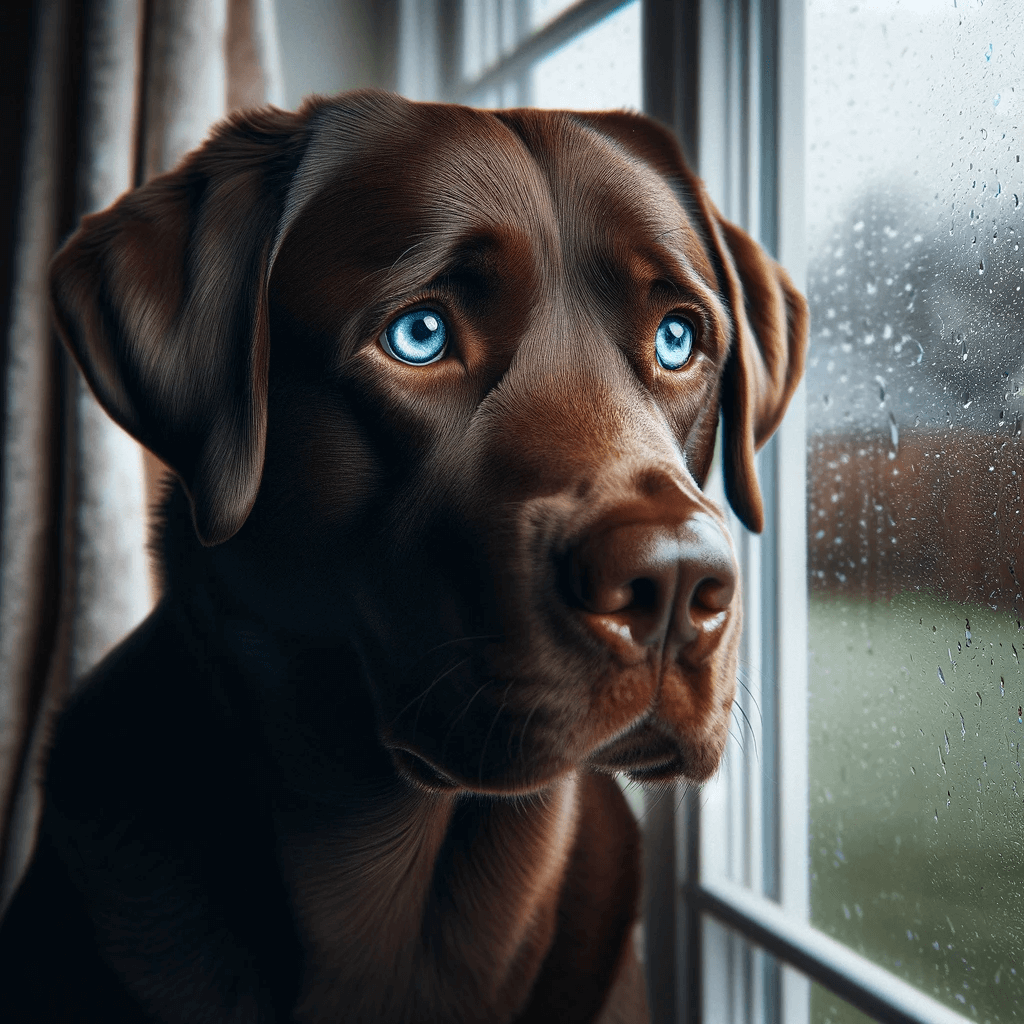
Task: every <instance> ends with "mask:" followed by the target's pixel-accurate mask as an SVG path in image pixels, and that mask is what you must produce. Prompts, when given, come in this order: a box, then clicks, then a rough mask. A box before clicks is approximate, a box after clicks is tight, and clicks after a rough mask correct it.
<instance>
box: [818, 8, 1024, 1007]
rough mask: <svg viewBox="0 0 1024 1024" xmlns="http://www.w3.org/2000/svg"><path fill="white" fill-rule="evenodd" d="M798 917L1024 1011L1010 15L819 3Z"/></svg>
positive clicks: (1020, 377) (1015, 97)
mask: <svg viewBox="0 0 1024 1024" xmlns="http://www.w3.org/2000/svg"><path fill="white" fill-rule="evenodd" d="M807 10H808V13H807V54H808V65H807V98H808V106H807V114H808V141H809V149H808V179H807V180H808V194H807V203H808V232H809V241H810V260H809V266H810V272H809V276H808V293H809V298H810V301H811V308H812V347H811V355H810V362H809V369H808V375H807V387H808V391H807V395H808V398H807V401H808V429H809V438H808V445H809V450H808V476H809V493H808V538H809V551H808V563H809V570H810V581H809V585H810V621H809V627H810V643H811V651H810V687H811V692H810V771H811V791H810V801H811V803H810V817H811V844H810V859H811V871H812V875H811V910H812V919H813V922H814V923H815V924H816V925H817V926H819V927H820V928H822V929H824V930H825V931H827V932H829V933H831V934H833V935H835V936H836V937H837V938H839V939H841V940H843V941H844V942H847V943H849V944H850V945H851V946H853V947H854V948H856V949H858V950H860V951H861V952H862V953H864V954H865V955H866V956H868V957H870V958H871V959H873V960H875V961H876V962H878V963H880V964H882V965H884V966H886V967H887V968H889V969H891V970H893V971H894V972H896V973H898V974H900V975H902V976H904V977H905V978H907V979H908V980H909V981H911V982H912V983H914V984H916V985H918V986H920V987H921V988H923V989H924V990H926V991H928V992H929V993H931V994H933V995H934V996H935V997H936V998H938V999H940V1000H942V1001H943V1002H946V1003H948V1004H949V1005H950V1006H951V1007H953V1008H954V1009H957V1010H959V1011H961V1012H963V1013H964V1014H965V1015H967V1016H971V1017H975V1016H976V1017H978V1018H979V1019H983V1020H991V1021H993V1022H995V1021H1006V1020H1012V1019H1019V1018H1018V1014H1019V1010H1018V1009H1017V1007H1019V1006H1020V1005H1022V1003H1024V964H1022V963H1021V961H1020V950H1021V948H1022V945H1024V927H1022V924H1021V915H1020V910H1019V908H1020V906H1021V905H1022V897H1024V846H1022V844H1021V839H1020V837H1021V835H1022V831H1024V805H1022V801H1024V775H1022V771H1021V765H1020V758H1019V743H1020V740H1021V737H1022V735H1024V721H1022V719H1024V715H1022V713H1021V711H1020V708H1021V706H1022V705H1024V677H1022V675H1021V668H1020V663H1019V658H1020V656H1021V655H1022V654H1024V644H1022V642H1021V641H1022V640H1024V634H1022V633H1021V621H1022V617H1024V600H1022V597H1021V587H1020V582H1019V581H1020V579H1021V578H1022V574H1024V530H1022V520H1024V511H1022V509H1024V500H1022V496H1021V475H1022V474H1024V449H1022V439H1021V431H1022V421H1024V394H1022V387H1024V328H1022V324H1024V316H1022V314H1024V301H1022V292H1021V286H1022V283H1024V253H1022V252H1021V251H1020V232H1021V217H1022V212H1021V201H1022V200H1024V173H1022V165H1021V148H1022V146H1021V142H1022V139H1021V131H1020V128H1019V127H1018V126H1019V124H1020V117H1021V114H1022V113H1024V106H1022V104H1021V100H1022V97H1021V88H1022V83H1024V77H1022V70H1024V19H1021V17H1020V13H1021V12H1020V6H1019V4H1017V3H1016V2H1014V0H988V2H986V3H984V4H982V3H981V2H980V0H959V3H953V2H951V0H950V2H946V0H941V2H940V0H912V2H910V0H908V2H904V3H902V4H896V3H892V2H889V0H870V2H865V0H861V2H860V3H858V4H851V3H849V2H847V0H842V2H837V0H808V5H807Z"/></svg>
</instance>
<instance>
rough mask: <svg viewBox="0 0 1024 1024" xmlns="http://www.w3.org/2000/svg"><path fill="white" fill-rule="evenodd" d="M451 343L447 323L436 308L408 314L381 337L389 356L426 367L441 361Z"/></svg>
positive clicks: (381, 342) (392, 324)
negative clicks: (428, 364) (435, 361)
mask: <svg viewBox="0 0 1024 1024" xmlns="http://www.w3.org/2000/svg"><path fill="white" fill-rule="evenodd" d="M447 340H448V331H447V328H446V327H445V324H444V320H442V319H441V314H440V313H438V312H436V311H435V310H433V309H417V310H416V311H415V312H412V313H405V314H404V315H402V316H400V317H399V318H398V319H397V320H394V321H392V322H391V323H390V324H388V326H387V328H386V330H385V331H384V333H383V334H382V335H381V336H380V344H381V347H382V348H383V349H384V351H385V352H387V354H388V355H389V356H392V357H393V358H394V359H397V360H398V361H399V362H401V363H409V364H411V365H412V366H425V365H426V364H427V363H432V362H434V360H435V359H440V358H441V356H442V354H443V353H444V347H445V345H446V344H447Z"/></svg>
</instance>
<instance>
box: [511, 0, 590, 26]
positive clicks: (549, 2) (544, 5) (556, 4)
mask: <svg viewBox="0 0 1024 1024" xmlns="http://www.w3.org/2000/svg"><path fill="white" fill-rule="evenodd" d="M519 2H522V0H519ZM528 2H529V6H530V28H531V29H538V28H543V27H544V26H545V25H546V24H547V23H548V22H549V21H554V19H555V18H557V17H558V15H559V14H561V13H562V12H563V11H566V10H568V9H569V8H570V7H572V5H573V4H574V3H576V2H577V0H528Z"/></svg>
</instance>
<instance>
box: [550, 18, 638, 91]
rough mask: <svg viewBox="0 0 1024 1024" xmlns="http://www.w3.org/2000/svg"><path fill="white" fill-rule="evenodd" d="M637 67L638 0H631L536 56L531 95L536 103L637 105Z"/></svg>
mask: <svg viewBox="0 0 1024 1024" xmlns="http://www.w3.org/2000/svg"><path fill="white" fill-rule="evenodd" d="M640 68H641V64H640V4H639V2H638V0H633V3H630V4H626V6H625V7H622V8H620V9H619V10H618V11H616V12H615V13H614V14H610V15H609V16H608V17H607V18H603V19H602V20H601V21H599V22H598V23H597V24H596V25H594V26H593V27H592V28H590V29H588V30H587V31H586V32H583V33H581V34H580V35H579V36H578V37H577V38H575V39H574V40H573V41H572V42H570V43H566V45H565V46H563V47H561V49H558V50H556V51H555V52H554V53H553V54H551V56H550V57H546V58H545V59H544V60H542V61H539V62H538V63H537V65H536V66H535V67H534V69H533V73H532V76H531V77H532V82H531V93H530V99H531V102H532V104H533V105H534V106H537V107H568V108H572V109H576V110H608V109H612V108H616V109H621V108H622V107H630V108H631V109H633V110H639V109H640V107H641V104H642V102H643V96H642V91H643V85H642V81H641V74H640Z"/></svg>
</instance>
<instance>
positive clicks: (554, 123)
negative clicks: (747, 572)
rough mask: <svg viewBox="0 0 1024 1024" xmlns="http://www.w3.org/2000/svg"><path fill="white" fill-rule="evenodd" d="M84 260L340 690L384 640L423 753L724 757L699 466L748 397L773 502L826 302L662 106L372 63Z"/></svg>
mask: <svg viewBox="0 0 1024 1024" xmlns="http://www.w3.org/2000/svg"><path fill="white" fill-rule="evenodd" d="M53 295H54V303H55V307H56V310H57V319H58V323H59V325H60V328H61V333H62V334H63V336H64V338H65V340H66V341H67V343H68V345H69V347H70V348H71V351H72V352H73V353H74V355H75V357H76V359H77V361H78V363H79V365H80V366H81V368H82V370H83V371H84V373H85V375H86V377H87V379H88V381H89V383H90V384H91V386H92V388H93V390H94V391H95V393H96V395H97V396H98V398H99V399H100V401H101V402H102V404H103V405H104V407H105V408H106V409H107V411H108V412H109V413H110V415H111V416H112V417H113V418H114V419H115V420H116V421H117V422H118V423H120V424H121V426H123V427H124V428H125V429H126V430H128V431H129V432H130V433H131V434H133V435H134V436H135V437H137V438H138V439H139V440H140V441H141V442H142V443H143V444H145V445H147V446H148V447H149V448H151V449H152V450H153V451H154V452H155V453H156V454H157V455H158V456H159V457H160V458H161V459H163V460H164V461H165V462H166V463H167V464H168V465H169V466H170V467H172V468H173V470H174V471H175V473H176V474H177V476H178V478H179V479H180V481H181V484H182V486H183V488H184V491H185V493H186V494H187V496H188V500H189V502H190V504H191V509H192V514H193V521H194V525H195V529H196V532H197V534H198V537H199V539H200V540H201V541H202V543H203V545H205V546H206V547H207V548H209V549H211V550H209V551H208V552H207V559H208V562H209V565H210V566H211V567H212V568H211V569H210V573H211V575H212V576H215V577H216V578H217V579H219V580H221V581H222V582H223V581H224V580H227V581H229V583H228V584H225V585H226V586H229V588H230V589H231V593H232V600H233V601H237V602H240V603H241V604H243V605H245V607H246V608H247V609H248V613H249V614H250V615H251V616H252V617H253V619H254V620H256V621H257V622H259V623H261V628H264V629H266V630H267V631H269V632H272V633H275V634H280V635H283V634H285V633H287V634H288V635H289V636H292V637H303V638H306V642H308V645H309V646H310V647H311V648H315V649H317V650H320V651H323V652H328V653H325V654H324V656H323V659H322V661H321V667H322V665H323V664H324V663H327V662H329V661H330V659H331V658H334V659H335V665H336V668H335V671H336V672H337V678H338V684H337V685H338V688H339V690H342V689H343V688H344V687H346V686H348V685H350V682H349V681H348V680H349V678H350V674H348V675H347V674H346V673H345V671H343V667H342V666H341V665H340V664H338V662H339V661H340V659H341V656H340V655H339V654H338V653H337V652H339V651H342V650H344V651H346V652H349V654H350V655H353V656H354V660H355V662H356V663H357V664H358V666H359V675H360V678H361V680H362V683H363V684H364V685H365V687H366V690H367V692H368V693H369V694H370V695H371V697H372V702H373V707H374V708H375V716H376V722H375V723H374V727H375V728H376V730H377V734H378V736H379V739H380V741H381V742H382V744H383V745H384V746H385V747H386V748H387V749H388V750H389V751H390V752H391V755H392V757H393V758H394V761H395V763H396V764H397V765H398V766H399V768H400V770H401V771H403V772H404V773H407V774H408V775H409V776H411V777H413V778H415V779H417V780H418V781H420V782H422V783H423V784H425V785H429V786H438V787H443V786H458V787H466V788H469V789H473V790H477V791H486V792H516V791H523V790H528V789H532V788H536V787H537V786H540V785H543V784H544V783H546V782H547V781H549V780H551V779H553V778H555V777H557V776H558V775H559V774H562V773H564V772H566V771H569V770H572V769H574V768H577V767H580V766H590V767H593V768H598V769H602V768H603V769H607V770H624V771H628V772H629V773H630V774H631V775H632V776H633V777H634V778H636V779H640V780H644V779H665V778H672V777H677V776H685V777H688V778H691V779H694V780H701V779H705V778H707V777H708V776H709V775H710V774H711V773H712V772H713V771H714V769H715V767H716V766H717V764H718V760H719V757H720V755H721V752H722V749H723V746H724V743H725V736H726V730H727V723H728V717H729V711H730V707H731V704H732V701H733V695H734V690H735V672H736V658H737V644H738V636H739V630H740V614H739V593H738V580H737V570H736V564H735V558H734V554H733V551H732V547H731V543H730V541H729V538H728V533H727V531H726V528H725V524H724V519H723V515H722V512H721V510H720V509H718V508H717V507H716V506H715V504H714V503H713V502H712V501H711V500H709V498H708V497H707V496H706V495H705V494H704V492H703V490H702V488H703V486H704V483H705V481H706V478H707V476H708V473H709V470H710V467H711V462H712V454H713V449H714V443H715V435H716V428H717V425H718V422H719V418H721V421H722V424H723V445H722V460H723V469H724V476H725V482H726V490H727V494H728V497H729V500H730V502H731V504H732V506H733V508H734V509H735V511H736V512H737V514H738V515H739V517H740V518H741V519H742V520H743V521H744V522H745V523H746V524H747V526H749V527H750V528H751V529H754V530H759V529H760V527H761V522H762V511H761V499H760V495H759V491H758V486H757V480H756V477H755V472H754V452H755V450H756V449H757V448H758V447H759V446H760V445H761V444H762V443H763V442H764V441H765V440H766V439H767V437H768V436H769V434H770V433H771V432H772V431H773V430H774V429H775V427H776V425H777V424H778V422H779V420H780V419H781V417H782V414H783V412H784V410H785V407H786V404H787V402H788V400H789V398H790V396H791V394H792V392H793V390H794V388H795V386H796V382H797V380H798V378H799V375H800V372H801V369H802V363H803V351H804V345H805V335H806V312H805V305H804V302H803V300H802V298H801V297H800V296H799V295H798V294H797V292H796V291H795V290H794V288H793V287H792V285H791V283H790V282H789V279H788V278H787V276H786V274H785V273H784V272H783V271H782V270H781V269H780V268H779V267H778V266H777V265H776V264H775V263H774V262H773V261H772V260H771V259H770V258H768V257H767V256H766V255H765V254H764V253H763V252H762V251H761V250H760V248H758V246H756V245H755V244H754V243H753V242H752V241H751V240H750V238H748V237H747V236H746V235H745V234H744V233H743V232H742V231H740V230H739V229H738V228H736V227H734V226H732V225H731V224H728V223H727V222H725V221H724V220H723V219H722V218H721V217H720V216H719V214H718V213H717V211H716V210H715V209H714V208H713V206H712V205H711V203H710V202H709V200H708V198H707V195H706V193H705V191H704V189H703V187H702V185H701V183H700V182H699V181H698V180H697V179H696V178H695V177H694V176H693V174H691V172H690V171H689V170H688V169H687V168H686V166H685V165H684V163H683V160H682V158H681V156H680V153H679V150H678V148H677V146H676V144H675V142H674V141H673V139H672V137H671V136H670V135H669V134H668V133H667V132H666V131H665V130H664V129H662V128H661V127H659V126H658V125H657V124H655V123H654V122H652V121H650V120H648V119H646V118H644V117H642V116H639V115H632V114H625V113H604V114H599V113H569V112H547V111H536V110H509V111H495V112H488V111H479V110H472V109H468V108H464V107H455V106H445V105H435V104H416V103H409V102H406V101H404V100H402V99H399V98H398V97H395V96H391V95H387V94H382V93H372V92H367V93H356V94H349V95H346V96H341V97H339V98H337V99H334V100H329V101H328V100H315V101H311V102H308V103H307V104H306V105H305V106H304V107H303V108H302V109H301V110H300V111H299V112H298V113H296V114H286V113H282V112H279V111H270V110H268V111H257V112H253V113H251V114H247V115H240V116H236V117H234V118H233V119H232V120H230V121H228V122H227V123H225V124H224V125H222V126H221V127H219V128H218V129H217V130H216V131H215V132H214V134H213V136H212V138H211V139H210V140H209V141H208V142H207V143H206V145H205V146H203V147H202V148H201V149H200V150H198V151H196V152H195V153H193V154H192V155H191V156H190V157H189V158H187V159H186V160H185V162H184V163H183V164H182V165H181V166H180V167H179V168H177V169H176V170H175V171H173V172H172V173H170V174H168V175H164V176H162V177H160V178H157V179H155V180H154V181H152V182H151V183H149V184H148V185H146V186H145V187H144V188H141V189H139V190H137V191H135V192H132V193H129V194H128V195H126V196H125V197H123V198H122V199H121V200H120V201H119V202H118V203H117V204H116V205H115V206H114V207H112V208H111V209H109V210H107V211H105V212H103V213H100V214H97V215H95V216H92V217H89V218H86V220H85V221H84V222H83V225H82V227H81V228H80V229H79V231H78V232H77V233H76V234H75V235H74V236H73V237H72V238H71V240H70V241H69V242H68V244H67V245H66V246H65V247H64V249H63V250H62V251H61V253H60V254H58V256H57V258H56V260H55V262H54V267H53ZM295 685H297V686H301V685H302V683H301V682H297V683H296V684H295Z"/></svg>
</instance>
